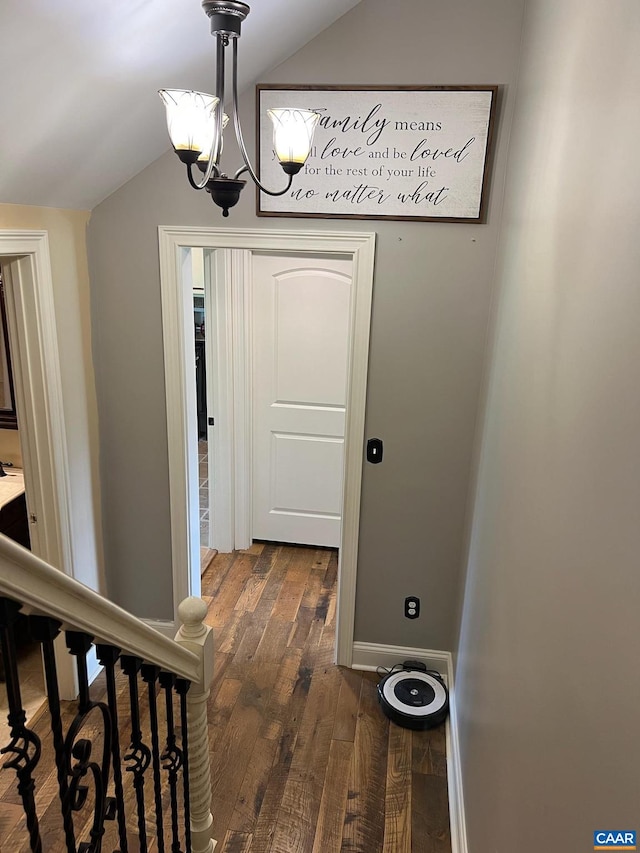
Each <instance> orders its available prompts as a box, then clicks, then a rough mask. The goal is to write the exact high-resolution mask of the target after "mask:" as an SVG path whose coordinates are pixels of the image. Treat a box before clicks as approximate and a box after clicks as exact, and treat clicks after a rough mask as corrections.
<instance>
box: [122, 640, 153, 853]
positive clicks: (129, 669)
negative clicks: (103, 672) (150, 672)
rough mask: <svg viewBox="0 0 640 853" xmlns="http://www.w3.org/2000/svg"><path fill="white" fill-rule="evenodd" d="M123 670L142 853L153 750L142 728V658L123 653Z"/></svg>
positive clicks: (128, 757)
mask: <svg viewBox="0 0 640 853" xmlns="http://www.w3.org/2000/svg"><path fill="white" fill-rule="evenodd" d="M120 664H121V666H122V671H123V672H124V674H125V675H126V676H128V678H129V703H130V705H131V746H130V747H129V752H128V753H127V754H126V755H125V757H124V760H125V761H132V762H133V764H132V766H131V767H127V771H129V772H130V773H133V787H134V790H135V792H136V807H137V810H138V839H139V842H140V853H147V827H146V824H145V807H144V774H145V771H146V770H147V768H148V767H149V764H150V763H151V751H150V749H149V747H148V746H147V745H146V744H145V743H143V741H142V731H141V729H140V702H139V697H138V671H139V669H140V667H141V666H142V661H141V660H140V658H136V657H132V656H129V655H123V656H122V658H121V659H120Z"/></svg>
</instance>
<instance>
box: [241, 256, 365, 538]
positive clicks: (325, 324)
mask: <svg viewBox="0 0 640 853" xmlns="http://www.w3.org/2000/svg"><path fill="white" fill-rule="evenodd" d="M351 267H352V262H351V260H350V259H333V258H314V257H313V256H311V255H309V256H303V257H293V256H289V255H284V256H282V255H262V254H258V253H255V254H254V255H253V268H252V277H251V328H252V353H253V358H252V362H253V383H252V384H253V447H252V458H253V488H252V491H253V495H252V498H253V499H252V506H253V513H252V525H251V531H252V535H253V537H254V538H256V539H268V540H272V541H276V542H295V543H298V544H302V545H322V546H329V547H333V548H338V547H339V545H340V526H341V521H342V471H343V463H344V459H343V457H344V453H343V451H344V429H345V417H346V402H347V371H348V360H349V310H350V301H351V286H352V279H351Z"/></svg>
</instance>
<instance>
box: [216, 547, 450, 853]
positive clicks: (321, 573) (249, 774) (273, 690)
mask: <svg viewBox="0 0 640 853" xmlns="http://www.w3.org/2000/svg"><path fill="white" fill-rule="evenodd" d="M336 574H337V555H336V552H335V551H331V550H325V549H318V550H316V549H313V548H298V547H292V546H282V545H275V544H271V543H269V544H264V545H262V544H255V545H254V546H253V547H252V549H251V550H250V551H245V552H237V553H236V554H232V555H229V554H220V555H218V556H217V557H216V558H215V559H214V560H213V561H212V563H211V564H210V566H209V567H208V568H207V571H206V572H205V574H204V575H203V593H204V596H205V599H206V600H207V601H208V603H209V613H208V616H207V621H208V623H209V624H210V625H212V626H213V627H214V630H215V632H216V660H217V672H216V675H215V678H214V682H213V685H212V697H211V701H210V704H209V709H210V712H209V713H210V716H209V719H210V723H209V726H210V732H211V749H212V770H213V811H214V821H215V831H216V837H217V838H218V840H219V843H220V847H221V853H244V851H251V853H339V851H345V853H376V851H383V853H445V852H446V851H450V850H451V843H450V836H449V815H448V801H447V778H446V755H445V736H444V726H441V727H439V728H438V729H434V730H431V731H428V732H411V731H409V730H407V729H402V728H400V727H398V726H395V725H392V724H390V723H389V721H388V720H387V719H386V718H385V717H384V715H383V714H382V712H381V710H380V707H379V705H378V701H377V696H376V684H377V681H378V678H377V676H375V675H374V674H371V673H362V672H355V671H353V670H349V669H344V668H340V667H337V666H334V665H333V662H332V661H333V649H334V641H335V605H336Z"/></svg>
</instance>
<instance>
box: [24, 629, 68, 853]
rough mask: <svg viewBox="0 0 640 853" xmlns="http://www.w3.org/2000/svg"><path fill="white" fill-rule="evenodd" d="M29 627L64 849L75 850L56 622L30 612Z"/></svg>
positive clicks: (58, 631) (58, 630)
mask: <svg viewBox="0 0 640 853" xmlns="http://www.w3.org/2000/svg"><path fill="white" fill-rule="evenodd" d="M29 631H30V633H31V636H32V638H33V639H34V640H35V641H36V642H38V643H41V645H42V655H43V658H44V675H45V682H46V685H47V700H48V702H49V716H50V718H51V734H52V736H53V750H54V753H55V759H56V773H57V776H58V789H59V791H60V807H61V811H62V825H63V827H64V837H65V842H66V845H67V853H76V839H75V831H74V828H73V814H72V810H71V803H70V802H69V795H68V792H69V784H68V779H67V775H68V772H67V767H68V763H67V759H66V756H65V749H64V734H63V731H62V717H61V714H60V694H59V692H58V671H57V667H56V656H55V651H54V645H53V641H54V640H55V638H56V637H57V636H58V634H59V633H60V622H58V621H57V620H55V619H49V618H48V617H46V616H30V617H29Z"/></svg>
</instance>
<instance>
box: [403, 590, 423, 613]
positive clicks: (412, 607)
mask: <svg viewBox="0 0 640 853" xmlns="http://www.w3.org/2000/svg"><path fill="white" fill-rule="evenodd" d="M404 615H405V616H406V617H407V619H417V618H418V616H419V615H420V599H419V598H418V596H417V595H410V596H409V597H408V598H405V600H404Z"/></svg>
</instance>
